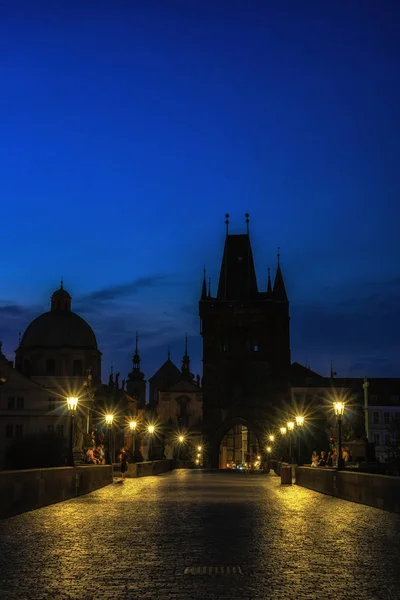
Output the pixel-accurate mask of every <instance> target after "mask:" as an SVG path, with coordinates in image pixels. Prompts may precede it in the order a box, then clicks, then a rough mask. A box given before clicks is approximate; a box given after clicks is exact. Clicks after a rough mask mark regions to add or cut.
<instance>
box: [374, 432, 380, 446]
mask: <svg viewBox="0 0 400 600" xmlns="http://www.w3.org/2000/svg"><path fill="white" fill-rule="evenodd" d="M374 444H375V446H380V445H381V436H380V435H379V433H374Z"/></svg>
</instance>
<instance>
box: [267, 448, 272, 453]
mask: <svg viewBox="0 0 400 600" xmlns="http://www.w3.org/2000/svg"><path fill="white" fill-rule="evenodd" d="M267 452H268V454H270V453H271V452H272V448H271V446H267Z"/></svg>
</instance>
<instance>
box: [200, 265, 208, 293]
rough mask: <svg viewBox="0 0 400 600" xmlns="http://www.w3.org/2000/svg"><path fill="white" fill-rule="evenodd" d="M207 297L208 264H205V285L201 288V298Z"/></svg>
mask: <svg viewBox="0 0 400 600" xmlns="http://www.w3.org/2000/svg"><path fill="white" fill-rule="evenodd" d="M206 298H207V282H206V265H204V269H203V285H202V288H201V298H200V300H205V299H206Z"/></svg>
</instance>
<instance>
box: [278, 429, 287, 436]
mask: <svg viewBox="0 0 400 600" xmlns="http://www.w3.org/2000/svg"><path fill="white" fill-rule="evenodd" d="M279 431H280V432H281V435H285V433H286V427H281V428H280V430H279Z"/></svg>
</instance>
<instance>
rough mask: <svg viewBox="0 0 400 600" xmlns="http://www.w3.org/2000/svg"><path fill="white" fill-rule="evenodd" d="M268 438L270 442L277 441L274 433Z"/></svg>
mask: <svg viewBox="0 0 400 600" xmlns="http://www.w3.org/2000/svg"><path fill="white" fill-rule="evenodd" d="M281 433H282V432H281ZM268 439H269V441H270V442H274V441H275V436H274V435H269V436H268Z"/></svg>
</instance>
